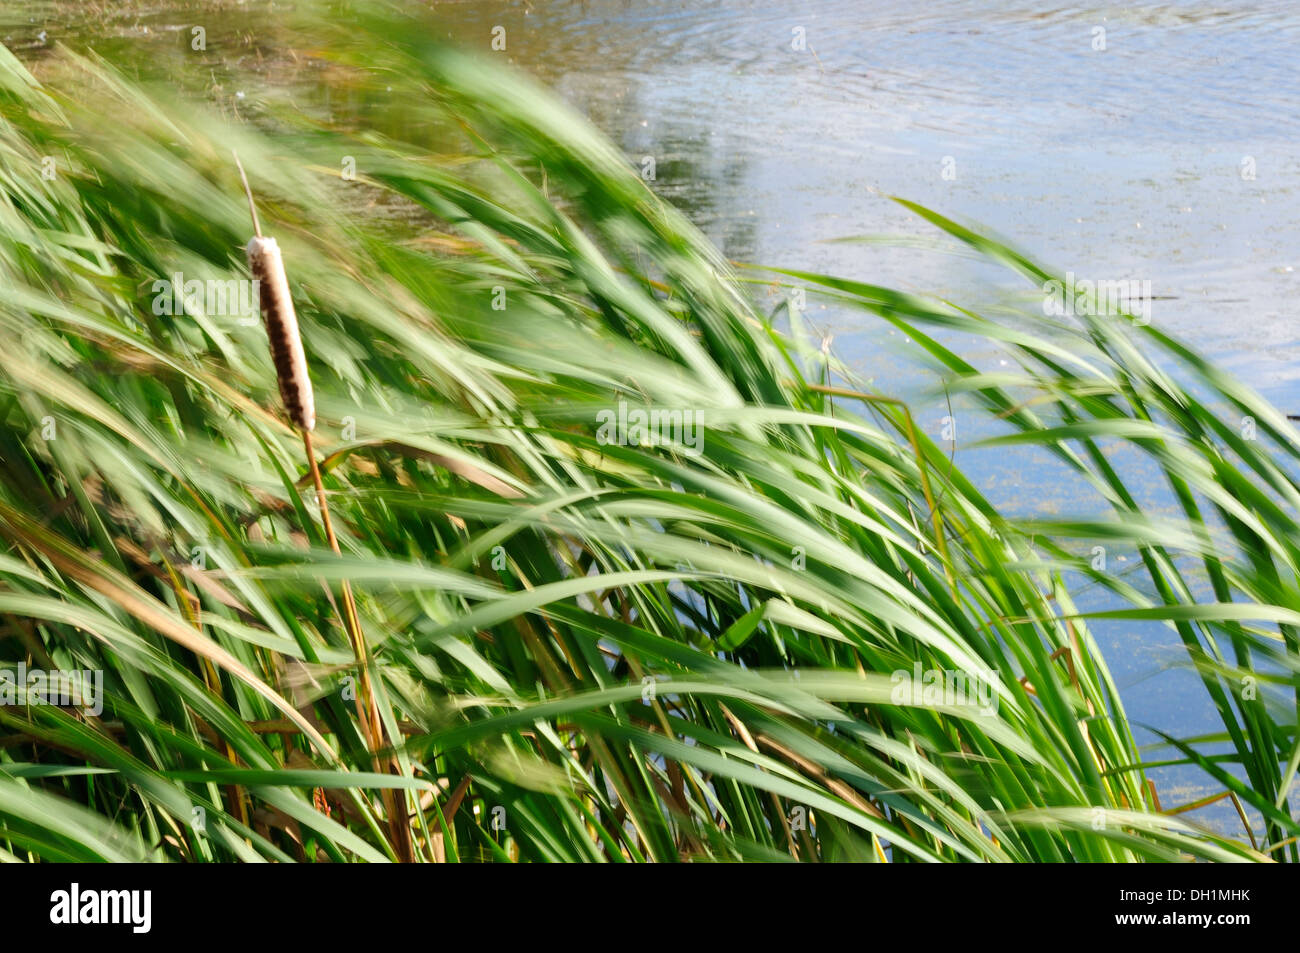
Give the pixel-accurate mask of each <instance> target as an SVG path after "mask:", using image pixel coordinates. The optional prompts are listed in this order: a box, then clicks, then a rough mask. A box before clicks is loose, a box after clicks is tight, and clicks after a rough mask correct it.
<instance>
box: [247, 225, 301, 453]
mask: <svg viewBox="0 0 1300 953" xmlns="http://www.w3.org/2000/svg"><path fill="white" fill-rule="evenodd" d="M247 252H248V268H249V270H250V271H251V272H252V273H253V277H254V278H256V279H257V281H258V285H259V288H260V291H261V294H260V297H261V305H262V319H263V320H264V321H265V322H266V336H267V338H269V339H270V342H271V360H272V361H274V362H275V373H276V375H277V376H278V377H279V379H280V397H281V399H282V400H283V401H284V408H285V410H286V411H288V413H289V418H290V419H291V420H292V421H293V422H294V423H295V424H296V425H297V426H298V427H300V428H301V429H303V430H312V429H314V428H315V426H316V402H315V400H314V399H313V398H312V392H311V377H310V376H308V373H307V355H306V354H305V353H304V351H303V349H302V337H301V335H300V334H299V333H298V316H297V315H296V314H294V311H293V297H292V296H291V295H290V294H289V280H288V279H287V278H286V277H285V274H284V261H283V259H281V257H280V246H279V245H277V244H276V242H275V239H274V238H263V237H261V236H257V237H255V238H251V239H249V242H248V248H247Z"/></svg>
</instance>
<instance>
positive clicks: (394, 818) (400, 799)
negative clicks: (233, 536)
mask: <svg viewBox="0 0 1300 953" xmlns="http://www.w3.org/2000/svg"><path fill="white" fill-rule="evenodd" d="M302 446H303V451H304V452H305V453H306V455H307V465H308V466H309V467H310V468H311V480H312V484H313V486H314V487H315V489H316V501H317V504H318V505H319V507H320V519H321V525H322V526H324V528H325V539H326V540H327V541H328V542H329V547H330V549H331V550H332V551H333V552H334V555H336V556H341V555H343V553H342V551H341V550H340V549H339V541H338V537H337V536H335V535H334V524H333V523H332V522H331V521H330V508H329V503H328V502H327V501H326V499H325V484H324V481H323V480H322V479H321V474H320V465H319V464H318V463H317V462H316V449H315V447H314V445H313V444H312V439H311V431H310V430H304V431H303V432H302ZM340 589H341V590H342V593H343V627H344V629H345V630H346V631H347V633H348V639H349V641H351V643H352V653H353V655H354V656H355V657H356V660H357V664H358V665H359V666H360V667H361V671H360V685H359V686H358V688H359V690H358V692H357V720H358V721H359V722H360V723H361V733H362V736H363V737H364V738H365V739H366V743H367V745H368V746H369V748H370V752H371V755H372V756H373V758H374V770H375V773H377V774H383V773H386V772H391V773H394V774H396V773H398V771H397V763H396V760H395V759H394V760H391V761H390V762H389V763H388V764H387V765H385V764H384V762H383V759H382V758H381V757H380V755H379V752H380V751H382V750H383V749H384V747H385V744H386V737H387V736H386V734H385V732H384V725H383V722H382V721H381V720H380V717H379V705H378V702H377V701H376V699H375V693H374V686H373V685H372V684H371V681H370V648H369V646H368V645H367V644H366V639H365V636H364V635H363V634H362V632H361V620H360V617H359V616H358V615H357V603H356V599H355V598H354V597H353V595H352V584H351V583H350V582H348V580H346V579H344V580H343V582H342V585H341V586H340ZM383 799H384V809H385V813H387V815H388V827H389V833H390V836H391V838H392V842H393V848H394V850H396V851H397V859H398V860H399V861H401V862H403V863H410V862H411V860H412V859H413V857H412V853H411V851H412V847H411V834H410V827H409V825H408V823H407V817H406V803H405V796H404V795H401V794H400V792H397V791H393V790H392V789H389V788H385V789H384V791H383Z"/></svg>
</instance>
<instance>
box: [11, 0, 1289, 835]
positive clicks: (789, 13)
mask: <svg viewBox="0 0 1300 953" xmlns="http://www.w3.org/2000/svg"><path fill="white" fill-rule="evenodd" d="M411 6H412V8H413V9H415V8H427V7H429V6H430V5H429V4H412V5H411ZM432 6H433V11H432V12H431V13H429V15H428V16H429V21H428V22H429V29H430V30H431V31H435V32H441V33H445V34H446V35H447V36H449V37H451V38H452V39H454V40H455V41H456V42H458V43H459V44H461V45H463V46H466V47H470V48H474V49H479V50H482V51H484V52H485V53H488V52H490V51H491V43H492V39H493V30H494V28H495V27H503V28H504V31H505V43H506V49H505V50H504V51H502V52H497V53H494V54H492V55H498V56H501V57H503V58H505V59H507V60H509V61H510V62H512V63H514V64H515V65H517V66H520V67H522V68H524V69H527V70H529V71H530V72H532V73H534V74H535V75H537V76H538V77H539V78H541V79H542V80H543V81H545V82H547V83H548V84H550V85H551V86H553V87H554V88H556V89H557V90H559V91H560V93H561V94H562V95H563V96H565V97H566V98H567V99H568V100H569V101H570V102H571V103H573V104H574V105H575V106H576V107H577V108H578V109H580V110H581V111H582V112H583V113H585V114H586V115H587V116H589V117H590V118H591V119H592V121H593V122H594V123H595V124H596V125H597V126H599V127H600V128H601V129H603V130H604V131H606V132H607V133H608V134H609V135H610V136H612V137H613V138H614V139H615V140H616V141H617V142H619V143H620V144H621V145H622V147H623V148H624V150H625V151H626V153H627V155H628V156H629V158H630V159H631V160H632V161H633V162H634V163H635V164H636V165H638V166H642V164H643V163H644V161H645V159H647V158H649V159H651V160H653V164H654V176H655V183H654V184H655V187H656V189H657V190H658V191H659V192H660V193H661V194H662V195H664V196H665V197H667V198H669V199H670V200H672V201H673V202H675V203H676V204H678V205H679V206H680V207H682V208H683V209H685V210H686V211H687V212H688V213H689V214H690V215H691V217H692V218H693V219H694V220H695V221H696V222H697V223H698V224H699V225H700V226H701V227H702V228H703V229H704V230H705V231H706V232H707V233H708V234H709V235H710V236H711V237H712V238H713V239H714V240H715V242H717V243H718V244H719V246H720V247H721V248H722V249H723V251H724V252H725V253H726V254H727V255H729V256H730V257H732V258H735V259H740V260H746V261H757V262H763V263H772V264H781V265H784V266H789V267H795V268H803V269H808V270H815V271H825V272H832V273H838V274H843V275H847V276H852V277H860V278H867V279H869V280H872V281H874V282H878V283H882V284H890V285H894V286H898V287H902V288H907V289H910V290H917V291H922V292H932V293H938V294H942V295H945V296H950V297H953V298H956V299H959V300H963V301H966V302H972V303H976V304H978V303H981V302H983V303H988V302H989V301H990V300H991V296H990V295H991V293H990V290H989V289H990V283H989V279H990V275H991V272H990V270H989V268H988V266H987V265H983V264H981V263H978V262H975V261H973V260H971V259H969V258H959V257H958V258H954V257H952V256H948V255H941V254H938V253H935V252H933V251H927V250H925V249H924V248H921V247H918V246H917V245H916V243H912V244H894V245H885V246H881V245H878V244H871V243H863V242H838V243H836V242H831V241H830V240H832V239H838V238H843V237H846V236H860V235H878V234H910V235H915V234H922V233H924V232H925V228H924V227H923V226H922V225H921V224H920V223H919V222H917V221H916V220H915V219H913V218H911V217H910V216H909V215H908V214H907V213H905V212H903V211H902V210H900V209H899V208H898V207H897V206H895V205H894V204H893V203H890V202H888V201H887V200H885V199H884V198H883V197H882V195H881V193H893V194H900V195H904V196H907V197H909V198H912V199H915V200H916V201H919V202H921V203H923V204H926V205H930V206H932V207H934V208H936V209H938V210H941V211H943V212H944V213H945V214H948V215H951V216H954V217H958V218H963V217H964V218H967V219H970V220H973V221H976V222H979V223H983V224H984V225H986V226H990V227H992V228H993V229H994V230H996V231H998V232H1000V233H1002V234H1003V235H1006V236H1011V237H1012V239H1013V242H1014V243H1015V244H1017V245H1019V246H1020V247H1022V248H1024V249H1026V250H1028V251H1029V252H1030V253H1031V254H1032V255H1033V256H1035V257H1037V258H1039V259H1041V260H1043V261H1045V262H1047V263H1048V264H1051V265H1054V266H1056V267H1058V268H1060V269H1061V270H1062V271H1065V270H1067V269H1068V270H1071V271H1073V272H1075V273H1076V274H1078V275H1081V276H1090V277H1095V278H1108V279H1120V278H1138V279H1146V280H1150V281H1151V283H1152V286H1153V290H1154V293H1155V295H1156V296H1157V297H1158V298H1159V299H1160V300H1157V301H1156V302H1155V306H1154V312H1153V322H1154V323H1155V324H1157V325H1161V326H1163V327H1165V328H1167V329H1169V330H1172V331H1173V332H1174V333H1176V334H1177V335H1179V336H1182V337H1184V338H1186V339H1189V340H1190V341H1192V342H1193V343H1195V344H1196V345H1198V346H1199V347H1201V348H1202V349H1204V350H1206V351H1207V352H1209V353H1211V354H1213V355H1215V356H1216V357H1217V358H1218V359H1219V360H1220V361H1221V362H1224V363H1226V364H1228V365H1229V366H1231V367H1233V368H1234V369H1235V370H1237V371H1238V372H1239V373H1242V374H1243V376H1245V377H1246V378H1247V380H1249V381H1250V382H1251V383H1252V384H1254V385H1255V386H1256V387H1259V388H1260V389H1262V390H1264V392H1265V393H1266V394H1268V395H1269V396H1271V397H1273V398H1274V399H1275V400H1276V401H1277V402H1278V403H1279V404H1281V405H1283V408H1284V409H1285V410H1291V411H1300V381H1298V380H1297V375H1298V374H1300V321H1297V320H1296V319H1295V316H1294V315H1293V314H1292V311H1293V307H1294V306H1293V304H1292V302H1294V301H1295V300H1296V299H1297V297H1300V295H1297V292H1300V271H1297V267H1298V266H1300V260H1298V259H1300V251H1298V249H1300V204H1298V203H1297V198H1296V188H1297V184H1300V157H1297V150H1296V147H1295V142H1296V141H1297V138H1298V133H1300V108H1298V107H1300V96H1297V79H1296V71H1295V64H1296V62H1297V44H1298V43H1300V4H1294V3H1292V2H1290V0H1284V2H1249V0H1247V2H1239V3H1234V4H1233V5H1232V7H1233V9H1231V10H1225V9H1223V8H1222V7H1220V6H1218V5H1216V4H1212V3H1206V2H1200V0H1184V2H1172V3H1157V4H1143V5H1139V6H1137V7H1133V8H1130V7H1122V6H1118V5H1112V4H1088V5H1083V6H1068V7H1067V6H1059V7H1054V6H1052V5H1051V4H1048V5H1047V8H1044V5H1043V4H1041V3H1029V2H1021V0H1005V2H1004V0H990V2H979V0H962V2H947V3H939V2H921V3H918V2H916V0H873V2H863V0H821V2H788V0H635V2H634V0H557V2H542V0H536V2H531V3H530V2H525V3H522V4H520V3H492V2H486V3H478V2H474V3H437V4H433V5H432ZM259 9H266V5H263V4H258V5H249V6H247V7H242V6H241V7H233V6H232V5H231V4H229V3H211V4H205V3H177V2H172V3H167V2H159V3H156V4H134V5H133V4H122V5H120V6H119V7H117V8H115V9H114V10H112V11H110V12H109V13H108V14H107V15H106V18H100V17H97V18H96V19H95V20H94V21H93V22H92V21H88V20H87V19H85V18H84V15H83V14H82V13H81V8H80V5H79V4H76V3H66V2H62V3H60V2H41V3H35V2H31V3H17V4H13V3H10V4H7V5H6V6H5V8H4V10H2V11H0V35H3V36H4V37H5V41H6V43H9V44H10V45H11V46H12V47H13V48H15V49H17V50H19V51H20V52H22V53H23V54H24V55H25V56H27V57H28V58H29V59H39V57H40V56H41V55H42V52H43V51H44V50H45V49H46V48H47V47H48V45H49V44H50V43H51V42H53V41H56V40H60V41H65V42H70V43H72V44H73V45H83V44H86V43H93V44H94V45H95V46H96V48H97V49H99V50H100V51H101V52H103V53H104V54H105V55H107V56H108V57H109V58H110V59H115V60H116V59H118V58H124V59H131V60H134V61H136V62H141V63H142V68H143V69H147V68H148V61H149V58H153V57H180V56H186V55H189V51H188V49H187V47H188V43H189V35H190V31H191V29H192V27H193V25H194V24H196V23H201V24H202V25H204V27H205V29H206V31H207V39H208V44H209V54H208V56H207V59H206V60H205V61H204V62H205V64H206V65H207V68H208V72H209V74H210V84H209V91H210V92H211V93H212V94H213V95H214V96H216V97H218V98H221V97H225V99H226V100H229V99H230V97H231V96H233V95H235V93H234V91H235V89H236V88H238V89H243V88H247V89H248V90H249V91H250V98H251V94H252V92H254V91H255V90H256V89H257V87H258V84H259V83H261V84H267V83H269V84H271V85H274V86H283V87H295V88H297V87H302V88H303V89H304V95H310V88H311V86H312V76H311V69H312V67H311V66H310V65H306V64H305V63H304V62H300V61H298V60H295V59H293V58H292V57H288V58H286V57H285V56H283V55H279V56H277V52H279V53H283V51H284V49H287V48H288V47H289V46H290V45H291V43H292V38H291V37H290V36H287V35H285V34H284V33H283V32H282V31H281V28H280V24H279V22H278V21H277V20H276V19H275V18H274V17H272V16H269V15H267V14H265V13H259V12H257V11H258V10H259ZM40 31H45V34H46V35H45V38H44V39H39V38H38V34H39V33H40ZM254 36H256V39H254ZM142 51H144V52H143V53H142ZM232 102H233V103H234V108H237V100H233V101H232ZM325 105H326V107H327V108H328V109H329V110H331V111H338V112H339V113H340V114H343V115H349V114H351V115H358V114H359V115H363V116H364V117H365V118H366V121H368V122H371V123H375V124H377V125H380V126H383V125H384V124H385V123H400V122H401V113H400V109H401V107H400V104H397V103H387V104H386V103H373V102H355V101H347V100H334V101H327V102H326V103H325ZM945 172H946V173H947V174H945ZM1004 286H1005V287H1006V288H1011V287H1013V286H1014V283H1013V282H1011V281H1010V280H1005V282H1004ZM1027 290H1028V289H1025V288H1024V287H1023V286H1020V288H1019V291H1020V292H1021V293H1024V292H1026V291H1027ZM811 317H812V318H813V319H814V320H816V321H818V322H819V323H820V326H821V329H822V330H824V331H827V332H831V333H834V335H835V341H836V346H837V347H838V349H839V350H840V352H841V353H842V354H844V355H846V356H847V357H848V358H849V359H850V360H851V361H852V363H853V364H854V365H855V366H856V367H857V368H858V369H859V370H860V371H862V373H863V374H864V375H866V376H868V377H875V378H876V379H877V380H879V381H881V382H882V383H886V382H887V383H888V384H889V385H890V386H892V387H895V388H902V389H904V390H906V389H908V388H909V387H911V386H913V385H914V384H915V380H914V377H915V375H914V374H913V373H912V372H911V371H910V370H909V369H908V368H907V366H906V365H905V364H900V363H899V362H897V361H894V360H892V359H889V358H887V357H886V356H885V355H884V354H882V352H881V347H880V345H881V344H882V343H887V341H888V338H887V337H885V338H882V337H880V334H881V332H880V331H879V330H874V329H873V330H871V331H867V330H865V329H866V328H867V327H868V324H867V322H866V320H865V319H864V318H863V317H862V316H861V315H855V314H841V313H837V312H836V311H834V310H832V309H824V310H816V309H814V311H813V312H812V314H811ZM984 356H987V357H990V358H991V357H992V356H991V355H984ZM939 413H942V411H938V412H936V414H935V416H936V417H937V416H938V414H939ZM994 462H995V463H996V466H994V465H993V463H994ZM994 462H990V461H988V460H986V459H984V458H981V457H979V456H978V455H973V454H968V455H965V456H964V457H963V458H962V460H961V463H962V465H963V466H965V467H967V468H968V470H969V471H970V472H971V473H972V474H973V475H975V476H976V477H978V478H980V479H981V481H982V483H983V484H984V485H986V486H988V487H989V488H990V493H991V495H992V496H993V497H994V498H995V499H999V500H1003V501H1008V502H1013V503H1014V504H1015V505H1016V506H1018V507H1019V508H1020V509H1021V510H1022V511H1028V512H1033V511H1036V510H1048V511H1051V510H1053V509H1063V510H1069V509H1070V505H1071V500H1070V495H1071V493H1072V492H1073V490H1072V488H1071V485H1070V484H1067V483H1063V482H1059V481H1058V480H1057V478H1056V477H1055V475H1053V476H1052V477H1051V478H1047V479H1045V478H1044V477H1043V475H1042V473H1043V471H1042V470H1041V469H1039V467H1038V461H1036V460H1034V459H1032V458H1030V457H1023V458H1015V457H1009V456H1007V455H1006V454H1002V455H1000V456H999V457H998V458H997V460H996V461H994ZM1130 463H1131V464H1132V465H1134V466H1139V465H1140V461H1138V460H1136V459H1135V460H1132V461H1130ZM1083 602H1084V603H1085V604H1084V606H1083V607H1084V608H1088V606H1087V605H1086V598H1085V599H1084V600H1083ZM1097 632H1098V638H1099V641H1100V642H1101V643H1102V645H1103V648H1105V649H1106V650H1107V653H1108V658H1109V659H1110V660H1111V661H1112V664H1113V667H1114V668H1115V670H1116V673H1117V677H1118V679H1119V681H1120V684H1121V686H1122V687H1123V686H1127V687H1126V688H1125V699H1124V700H1125V703H1126V705H1127V707H1128V710H1129V713H1130V715H1131V716H1133V717H1134V718H1135V719H1137V720H1139V721H1147V722H1151V723H1154V724H1157V725H1160V726H1162V727H1164V728H1167V729H1171V730H1173V731H1174V733H1176V734H1194V733H1196V732H1199V731H1204V730H1209V729H1210V728H1211V727H1213V720H1212V717H1211V714H1210V712H1209V709H1208V708H1206V707H1205V706H1204V705H1202V703H1201V699H1202V692H1201V689H1200V688H1199V687H1197V684H1196V682H1195V679H1194V677H1192V676H1191V675H1189V674H1187V673H1170V672H1165V673H1163V674H1161V675H1160V676H1158V677H1157V678H1148V676H1149V675H1150V674H1151V672H1153V671H1155V670H1157V669H1159V668H1163V667H1165V666H1167V665H1168V664H1169V663H1170V662H1171V661H1176V660H1178V659H1180V658H1181V657H1182V650H1181V648H1180V647H1179V646H1177V645H1176V643H1173V642H1170V641H1169V640H1168V639H1167V638H1166V635H1165V633H1164V632H1163V630H1157V629H1143V630H1141V631H1140V632H1138V631H1137V630H1134V629H1132V628H1131V627H1129V628H1125V627H1123V626H1112V627H1110V628H1107V627H1105V626H1100V627H1097ZM1161 777H1163V779H1164V780H1159V779H1160V778H1161ZM1157 778H1158V781H1159V783H1161V784H1162V787H1164V786H1166V785H1167V786H1168V787H1169V788H1170V789H1172V788H1184V787H1189V788H1190V787H1194V786H1195V785H1196V784H1199V783H1200V782H1199V780H1198V779H1195V778H1194V776H1193V775H1192V774H1190V773H1188V772H1173V773H1166V774H1164V775H1163V776H1162V775H1157ZM1186 799H1188V798H1183V797H1177V796H1173V797H1171V796H1168V795H1167V796H1166V800H1167V801H1168V800H1175V801H1182V800H1186ZM1224 816H1225V817H1226V814H1225V815H1224ZM1223 823H1225V824H1230V823H1232V822H1231V821H1230V820H1224V821H1223Z"/></svg>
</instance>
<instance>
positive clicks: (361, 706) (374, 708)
mask: <svg viewBox="0 0 1300 953" xmlns="http://www.w3.org/2000/svg"><path fill="white" fill-rule="evenodd" d="M235 165H236V166H237V167H238V169H239V179H240V181H241V182H242V183H243V185H244V194H245V195H247V196H248V211H249V213H250V214H251V215H252V216H253V231H254V232H255V235H254V237H253V238H252V239H250V240H249V243H248V249H247V251H248V266H249V270H250V271H252V273H253V277H254V278H256V279H257V280H258V282H259V284H260V289H261V294H260V298H261V301H260V304H261V307H262V318H263V320H264V321H265V322H266V334H267V338H268V339H269V341H270V344H271V359H272V361H273V362H274V364H275V373H276V378H277V380H278V382H279V385H280V397H281V399H282V400H283V401H284V407H285V410H286V411H287V412H288V414H289V419H290V420H291V421H292V422H293V424H294V426H296V427H297V428H298V429H299V430H300V431H301V432H302V445H303V450H304V451H305V452H306V454H307V465H308V466H309V467H310V468H311V478H312V483H313V484H314V485H315V488H316V500H317V503H318V505H319V506H320V517H321V524H322V525H323V526H324V527H325V538H326V539H327V540H328V541H329V546H330V549H331V550H333V552H334V554H335V555H340V556H341V555H342V552H341V551H340V550H339V541H338V537H337V536H335V535H334V525H333V523H332V522H331V521H330V511H329V503H328V502H327V500H326V499H325V485H324V482H323V481H322V480H321V474H320V466H319V465H318V464H317V463H316V451H315V448H314V447H313V446H312V439H311V432H312V430H313V429H314V428H315V426H316V408H315V401H314V398H313V396H312V387H311V375H310V374H309V373H308V370H307V357H306V353H305V352H304V351H303V347H302V336H301V334H300V333H299V331H298V318H297V316H296V315H295V314H294V309H293V296H292V294H291V293H290V291H289V281H288V279H287V277H286V276H285V272H284V261H283V259H282V258H281V256H280V247H279V245H277V244H276V241H275V239H274V238H266V237H264V236H263V235H262V226H261V223H260V222H258V220H257V203H256V202H254V201H253V190H252V189H250V188H249V186H248V176H247V175H245V174H244V166H243V164H242V163H241V162H240V161H239V155H238V154H237V153H236V154H235ZM340 588H341V589H342V593H343V627H344V629H346V630H347V634H348V641H350V642H351V643H352V652H353V655H354V656H355V657H356V661H357V665H358V666H359V668H360V671H359V676H360V684H359V685H358V686H357V687H358V691H357V696H356V705H357V720H358V722H359V723H360V727H361V734H362V737H363V738H364V739H365V741H366V746H367V748H369V750H370V754H371V758H372V759H373V766H374V771H375V773H377V774H383V773H393V774H400V773H401V767H400V764H399V763H398V761H397V759H396V758H395V757H390V758H389V759H388V762H387V764H385V763H384V758H383V756H382V755H381V753H380V752H382V751H383V750H384V749H385V747H387V741H386V732H385V731H384V724H383V721H382V720H381V719H380V717H379V704H378V701H377V700H376V698H375V692H374V684H373V683H372V682H371V678H370V650H369V648H368V646H367V645H366V639H365V635H364V634H363V633H362V631H361V619H360V617H359V616H358V614H357V602H356V599H355V598H354V597H353V595H352V584H351V583H350V582H349V581H348V580H347V579H344V580H343V583H342V586H341V587H340ZM382 797H383V801H384V808H385V813H387V815H388V827H389V836H390V839H391V841H392V846H393V850H394V851H395V852H396V854H397V859H398V860H399V861H402V862H410V861H411V860H412V859H413V856H412V855H413V845H412V843H411V828H410V824H409V822H408V820H407V813H406V798H405V795H404V794H401V795H400V796H399V792H397V791H394V790H393V789H392V788H384V789H383V793H382Z"/></svg>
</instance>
